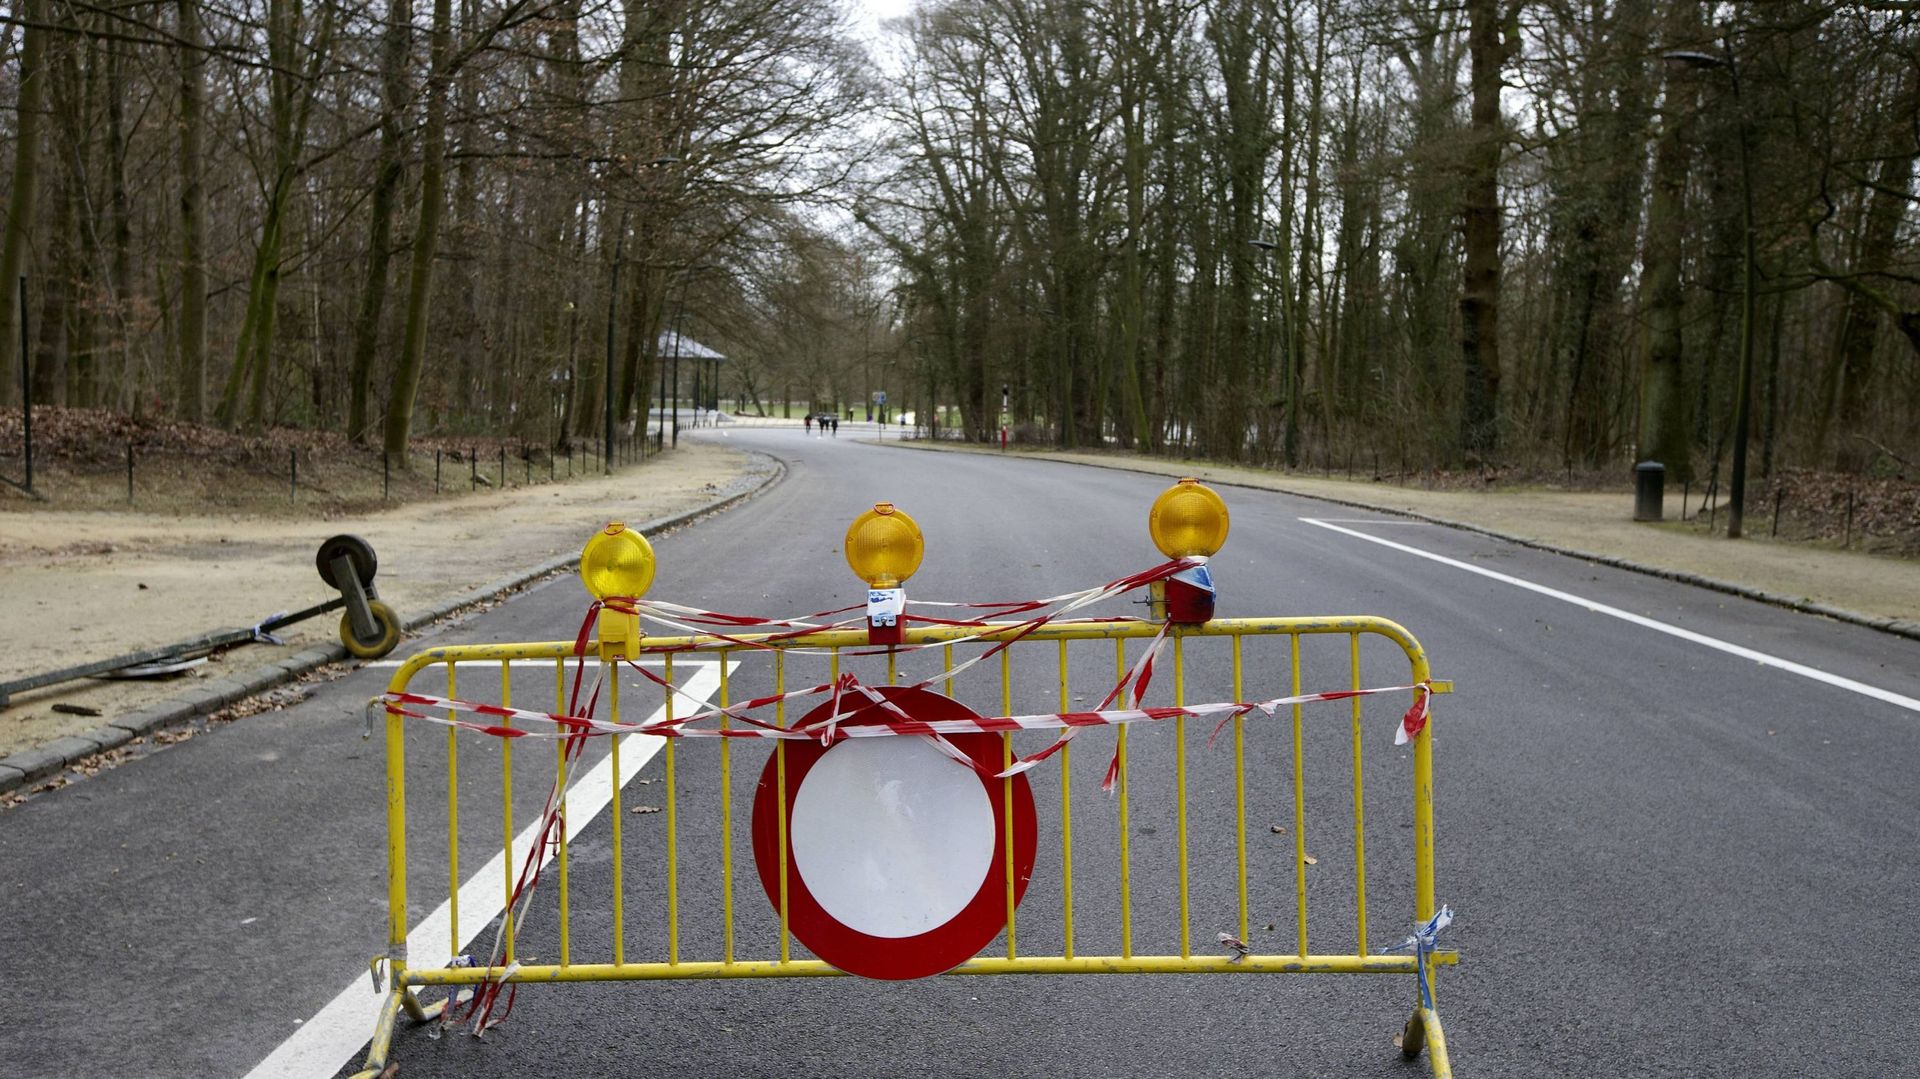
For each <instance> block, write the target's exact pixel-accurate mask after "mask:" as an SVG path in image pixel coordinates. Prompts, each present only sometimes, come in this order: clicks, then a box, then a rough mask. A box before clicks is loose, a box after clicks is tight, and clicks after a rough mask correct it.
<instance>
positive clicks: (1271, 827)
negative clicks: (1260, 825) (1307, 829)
mask: <svg viewBox="0 0 1920 1079" xmlns="http://www.w3.org/2000/svg"><path fill="white" fill-rule="evenodd" d="M1267 831H1269V832H1272V833H1273V834H1274V835H1286V834H1287V830H1286V829H1285V828H1282V827H1280V826H1279V825H1277V824H1273V825H1269V826H1268V827H1267Z"/></svg>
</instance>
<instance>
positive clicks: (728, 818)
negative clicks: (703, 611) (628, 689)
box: [720, 648, 733, 966]
mask: <svg viewBox="0 0 1920 1079" xmlns="http://www.w3.org/2000/svg"><path fill="white" fill-rule="evenodd" d="M732 656H733V649H731V648H722V649H721V650H720V707H721V708H725V707H727V706H728V705H729V704H731V703H733V701H732V699H731V698H730V697H729V696H728V689H729V687H728V684H727V674H728V671H727V668H728V667H730V666H732V663H731V662H730V660H731V659H732ZM720 729H721V730H723V731H724V730H726V729H727V716H726V713H725V712H722V713H721V714H720ZM732 741H733V739H731V738H722V739H720V917H721V921H722V922H723V923H724V924H723V927H722V929H721V932H722V935H723V953H722V955H723V958H722V962H724V963H726V964H727V965H729V966H731V965H732V964H733V746H732V745H730V744H729V743H731V742H732Z"/></svg>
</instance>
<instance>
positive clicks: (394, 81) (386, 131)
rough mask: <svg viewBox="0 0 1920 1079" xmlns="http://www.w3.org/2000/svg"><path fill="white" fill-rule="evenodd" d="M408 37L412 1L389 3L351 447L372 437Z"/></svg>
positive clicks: (356, 327)
mask: <svg viewBox="0 0 1920 1079" xmlns="http://www.w3.org/2000/svg"><path fill="white" fill-rule="evenodd" d="M412 36H413V4H412V0H388V8H387V31H386V37H385V39H384V40H383V42H382V46H381V51H380V87H381V102H380V163H379V171H378V172H376V173H375V174H374V180H373V198H372V204H371V207H370V212H369V220H368V223H367V270H366V275H365V276H364V277H363V278H362V279H361V282H360V303H359V306H358V309H357V310H356V312H355V314H354V319H353V357H352V360H351V361H350V362H351V364H352V368H351V372H350V373H349V375H348V376H347V378H348V386H347V394H348V397H347V437H348V438H350V439H352V440H353V442H354V443H355V444H356V445H365V444H366V443H367V440H368V439H370V438H371V437H372V435H373V416H372V412H371V409H370V408H369V405H368V398H369V396H370V395H371V394H372V392H373V359H374V354H375V353H376V352H377V351H378V349H379V346H380V328H381V321H382V320H381V315H382V314H383V312H384V311H385V310H386V301H387V264H388V263H389V262H390V261H391V259H392V256H393V211H394V205H395V203H396V202H398V200H399V194H400V180H401V178H402V177H403V176H404V175H405V172H406V168H405V164H404V162H403V161H402V159H401V149H402V144H401V134H400V114H401V111H402V110H403V109H404V108H405V107H406V98H407V84H406V65H407V50H408V45H409V42H410V41H411V39H412Z"/></svg>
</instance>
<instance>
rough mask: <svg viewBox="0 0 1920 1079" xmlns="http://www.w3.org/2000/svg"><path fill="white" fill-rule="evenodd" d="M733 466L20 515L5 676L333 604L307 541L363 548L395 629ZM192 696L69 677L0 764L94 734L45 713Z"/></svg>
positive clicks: (326, 630)
mask: <svg viewBox="0 0 1920 1079" xmlns="http://www.w3.org/2000/svg"><path fill="white" fill-rule="evenodd" d="M752 467H753V466H752V460H751V459H750V458H749V457H747V456H746V455H744V454H740V453H736V452H734V451H731V450H728V449H724V448H721V447H718V446H714V445H709V444H705V443H701V442H697V441H690V442H685V443H682V445H681V446H680V447H679V448H678V449H676V450H672V451H670V452H668V453H667V454H664V455H662V456H659V457H654V458H649V459H648V460H647V461H646V462H645V463H643V464H639V465H629V466H626V467H623V468H620V469H619V470H617V471H616V473H615V474H614V475H613V476H611V477H604V476H596V477H592V478H584V477H583V478H576V479H574V480H572V481H564V480H563V481H561V482H557V483H551V484H548V483H541V484H537V485H535V486H527V487H511V488H509V489H508V490H505V491H501V490H497V489H496V490H488V491H482V492H481V493H479V494H475V495H469V496H463V497H459V498H443V499H431V498H429V499H426V500H423V501H419V502H414V503H411V504H408V505H405V506H400V507H397V508H393V509H387V510H377V509H371V510H359V511H348V512H343V511H340V510H337V509H335V510H329V511H326V512H325V513H324V514H322V513H321V512H319V511H317V510H316V512H315V513H314V515H313V517H312V518H311V519H301V518H298V517H293V516H289V515H288V514H287V513H286V512H285V511H281V512H278V513H274V514H271V515H262V514H249V513H240V512H232V511H228V512H220V513H213V514H207V515H201V514H196V513H194V512H192V507H191V506H182V507H179V509H180V512H177V513H159V512H115V511H109V510H81V509H66V508H60V507H59V506H58V505H54V506H47V505H45V504H41V505H38V506H36V505H33V504H30V503H23V502H19V501H15V502H10V503H8V504H7V505H6V507H5V508H6V509H7V510H8V511H9V512H0V596H4V597H5V601H4V604H0V612H3V613H4V615H5V617H4V618H0V680H7V679H11V678H18V677H21V676H24V675H28V674H32V673H35V672H38V671H44V670H51V669H55V668H58V667H64V666H70V665H73V664H77V663H82V662H85V661H87V660H91V659H103V658H106V657H109V656H113V655H118V654H122V653H125V652H130V651H134V650H137V649H141V648H147V647H152V646H154V645H158V644H165V643H171V642H174V641H182V640H186V639H188V638H191V637H195V636H198V635H200V634H203V633H207V632H210V631H213V630H218V629H225V628H229V627H245V626H251V625H255V624H257V623H259V622H261V621H262V620H264V619H266V618H268V617H270V616H272V615H274V614H276V613H278V612H281V611H286V610H297V609H299V608H302V607H306V606H309V605H312V604H315V603H319V602H321V601H322V600H326V599H329V598H332V596H333V595H334V594H335V593H333V592H332V591H331V590H330V589H328V588H327V587H326V585H325V584H323V583H322V582H321V580H320V577H319V574H318V573H317V572H316V571H315V568H314V552H315V550H316V549H317V548H318V547H319V545H320V542H321V541H322V540H324V539H326V538H327V537H328V536H331V535H334V534H336V533H340V532H351V533H355V534H357V535H360V536H362V537H364V538H365V539H366V540H367V541H368V542H369V543H371V544H372V545H373V549H374V551H375V553H376V554H377V556H378V558H379V562H380V568H379V573H378V576H377V578H376V581H375V583H376V585H377V586H378V588H379V591H380V597H381V598H382V599H383V600H385V601H386V602H387V603H388V604H389V605H391V606H392V607H393V608H394V610H395V611H397V612H399V614H400V615H401V617H403V618H404V617H406V616H407V615H408V614H409V612H413V611H418V610H420V609H422V608H424V607H427V606H429V605H431V604H433V603H437V602H441V601H444V600H447V599H450V598H453V597H455V596H458V595H461V594H462V593H465V592H467V591H469V590H471V589H473V588H476V587H478V586H480V585H482V584H485V583H487V582H489V581H493V580H497V579H499V578H500V577H503V576H506V575H507V574H509V573H512V572H514V571H517V570H523V569H526V568H528V567H530V566H533V565H536V564H538V563H540V562H542V561H545V560H546V559H548V558H551V557H554V556H556V555H559V554H562V553H566V552H572V551H578V550H579V548H580V546H581V544H582V543H584V542H585V541H586V539H587V537H588V536H590V535H591V534H592V533H593V530H594V529H596V528H598V527H600V526H601V525H603V524H605V523H606V522H607V521H609V520H624V521H628V522H631V523H635V524H637V523H640V522H643V521H648V520H652V519H655V518H659V517H663V516H666V515H669V514H672V513H676V512H680V511H683V510H687V509H691V508H694V507H696V506H699V505H701V504H703V503H706V502H709V501H711V500H713V499H714V498H716V497H718V496H720V495H721V494H724V493H732V492H733V491H735V490H737V489H739V488H740V487H741V486H742V485H743V484H744V483H745V482H746V480H747V479H749V478H750V477H749V476H748V473H749V471H750V469H751V468H752ZM338 618H339V616H338V615H322V616H319V617H317V618H313V619H310V620H308V621H306V622H302V623H299V624H297V625H295V626H291V627H288V628H287V629H286V630H284V631H282V633H281V635H282V636H283V637H285V638H286V639H287V640H288V642H289V643H290V644H293V645H302V644H310V643H315V642H319V641H323V640H333V639H337V632H338V625H339V623H338ZM275 654H284V650H279V649H273V648H271V647H270V646H267V645H257V644H255V645H245V646H242V647H240V648H237V649H234V650H232V651H230V652H228V653H226V654H225V655H223V656H219V657H215V659H214V661H212V662H209V663H208V664H207V665H206V666H204V667H202V668H200V669H199V672H198V673H197V674H196V675H194V676H192V677H201V678H218V677H221V676H222V675H223V674H224V673H225V672H226V671H228V670H236V669H245V668H247V667H251V666H253V665H255V664H259V663H262V662H268V661H270V660H271V658H272V657H273V656H274V655H275ZM187 684H188V683H185V682H183V681H182V680H180V679H177V678H176V679H166V680H156V681H141V682H135V681H117V682H110V681H81V682H74V683H68V684H67V685H66V686H64V687H59V688H50V689H48V690H43V691H38V692H35V693H30V694H21V695H19V696H17V697H15V698H14V701H13V703H12V705H11V706H10V707H8V708H7V709H6V711H5V712H0V756H4V755H5V754H7V753H11V752H13V751H15V750H18V749H23V748H27V747H29V746H33V745H39V744H42V743H45V742H47V741H50V740H51V739H54V738H58V737H61V736H62V735H66V734H72V733H76V732H78V731H83V730H87V729H90V728H93V727H98V726H99V725H100V724H101V723H102V722H104V720H103V719H102V718H99V717H94V716H84V715H80V716H76V715H68V714H61V713H56V712H54V711H52V705H53V704H55V703H63V704H67V705H77V706H81V707H86V708H93V709H97V710H99V711H100V712H101V713H102V714H103V715H105V716H112V715H114V714H117V713H124V712H127V711H131V710H134V709H137V708H140V707H142V706H144V705H147V704H151V703H154V702H156V701H160V700H164V699H166V698H168V697H171V696H175V695H177V694H179V693H180V692H181V691H182V690H183V689H184V688H185V686H186V685H187Z"/></svg>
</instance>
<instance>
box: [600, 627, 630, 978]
mask: <svg viewBox="0 0 1920 1079" xmlns="http://www.w3.org/2000/svg"><path fill="white" fill-rule="evenodd" d="M601 662H603V663H605V664H606V665H607V666H606V673H607V718H608V719H610V720H612V721H613V722H615V723H618V722H620V661H619V660H618V659H615V658H614V657H612V656H608V655H604V654H603V655H602V657H601ZM625 740H626V736H625V735H619V734H616V735H614V736H613V737H612V738H611V739H610V740H609V742H608V745H607V760H608V761H609V763H611V764H612V765H613V790H612V792H611V794H612V798H611V801H610V802H609V804H608V808H609V809H611V810H612V811H613V813H612V815H613V828H612V832H613V965H614V966H616V967H617V966H620V965H621V964H623V963H625V962H626V961H627V887H626V872H625V870H626V861H627V859H626V857H625V853H626V852H625V849H624V848H623V847H622V845H621V840H622V838H623V835H622V832H621V825H622V824H623V821H622V819H621V818H623V817H625V816H626V815H627V814H626V811H625V810H624V809H622V808H621V806H620V793H621V792H620V743H621V742H623V741H625Z"/></svg>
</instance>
